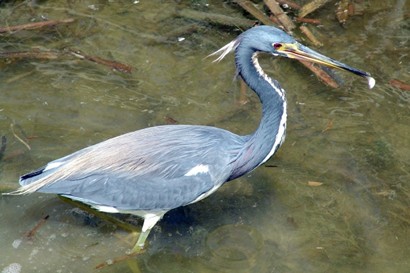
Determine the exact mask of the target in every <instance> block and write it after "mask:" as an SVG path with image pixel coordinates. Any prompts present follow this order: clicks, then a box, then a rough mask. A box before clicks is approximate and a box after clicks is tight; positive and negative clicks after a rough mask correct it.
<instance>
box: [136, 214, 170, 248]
mask: <svg viewBox="0 0 410 273" xmlns="http://www.w3.org/2000/svg"><path fill="white" fill-rule="evenodd" d="M163 215H164V213H162V212H161V213H148V214H146V215H145V216H144V224H143V225H142V230H141V234H140V236H139V237H138V241H137V243H136V244H135V246H134V247H133V249H132V250H131V253H136V252H138V251H141V250H142V249H143V248H144V245H145V241H146V240H147V237H148V235H149V233H150V231H151V229H152V228H153V227H154V226H155V224H156V223H157V222H158V221H159V220H160V219H161V218H162V216H163Z"/></svg>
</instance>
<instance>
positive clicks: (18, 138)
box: [10, 123, 31, 150]
mask: <svg viewBox="0 0 410 273" xmlns="http://www.w3.org/2000/svg"><path fill="white" fill-rule="evenodd" d="M10 129H11V132H12V134H13V136H14V137H15V138H17V140H18V141H20V142H21V143H22V144H23V145H24V146H26V147H27V149H28V150H31V147H30V145H28V143H27V142H25V141H24V140H23V139H22V138H21V137H19V136H18V135H17V134H16V132H15V131H14V124H13V123H11V124H10Z"/></svg>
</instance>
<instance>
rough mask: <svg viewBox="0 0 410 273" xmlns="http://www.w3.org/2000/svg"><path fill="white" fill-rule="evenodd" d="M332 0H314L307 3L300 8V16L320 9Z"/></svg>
mask: <svg viewBox="0 0 410 273" xmlns="http://www.w3.org/2000/svg"><path fill="white" fill-rule="evenodd" d="M329 1H330V0H313V1H311V2H309V3H307V4H306V5H304V6H303V7H302V8H301V9H300V10H299V17H305V16H306V15H308V14H309V13H312V12H314V11H315V10H317V9H319V8H320V7H322V6H323V5H325V4H326V3H328V2H329Z"/></svg>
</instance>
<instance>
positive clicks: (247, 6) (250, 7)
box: [235, 0, 273, 25]
mask: <svg viewBox="0 0 410 273" xmlns="http://www.w3.org/2000/svg"><path fill="white" fill-rule="evenodd" d="M235 2H236V3H237V4H238V5H239V6H241V7H242V8H243V9H244V10H246V11H247V12H249V13H250V14H251V15H252V16H253V17H255V18H256V19H257V20H259V21H260V22H261V23H262V24H264V25H273V22H272V21H271V20H270V19H269V17H268V16H266V15H265V14H264V13H263V12H262V11H260V10H259V9H258V8H257V7H255V6H254V4H253V3H252V2H250V1H247V0H236V1H235Z"/></svg>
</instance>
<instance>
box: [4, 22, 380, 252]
mask: <svg viewBox="0 0 410 273" xmlns="http://www.w3.org/2000/svg"><path fill="white" fill-rule="evenodd" d="M233 51H234V52H235V63H236V72H237V76H239V77H241V78H242V79H243V80H244V81H245V83H246V84H247V85H248V86H249V87H250V88H251V89H252V90H253V91H254V92H255V93H256V94H257V96H258V97H259V100H260V102H261V104H262V114H261V120H260V124H259V126H258V127H257V129H256V130H255V131H254V132H253V133H252V134H249V135H244V136H241V135H237V134H234V133H232V132H230V131H227V130H224V129H220V128H216V127H212V126H199V125H162V126H155V127H148V128H144V129H141V130H137V131H134V132H130V133H126V134H123V135H120V136H117V137H114V138H111V139H108V140H105V141H103V142H100V143H97V144H94V145H92V146H89V147H86V148H84V149H81V150H79V151H77V152H74V153H72V154H70V155H67V156H65V157H62V158H59V159H56V160H54V161H51V162H49V163H48V164H46V165H45V166H43V167H41V168H39V169H37V170H35V171H32V172H30V173H28V174H25V175H22V176H21V177H20V180H19V183H20V185H21V187H20V188H19V189H17V190H16V191H14V192H12V193H10V194H16V195H22V194H30V193H34V192H42V193H52V194H57V195H60V196H63V197H66V198H69V199H72V200H74V201H79V202H82V203H85V204H87V205H89V206H91V207H92V208H94V209H96V210H98V211H101V212H106V213H122V214H132V215H136V216H138V217H141V218H143V225H142V230H141V233H140V235H139V237H138V240H137V242H136V244H135V246H134V247H133V248H132V250H131V251H132V252H138V251H140V250H142V249H143V248H144V245H145V242H146V239H147V237H148V235H149V233H150V231H151V229H152V228H153V227H154V226H155V224H156V223H157V222H158V221H159V220H160V219H161V218H162V217H163V215H164V214H165V213H167V212H168V211H170V210H172V209H175V208H178V207H181V206H186V205H190V204H193V203H195V202H198V201H200V200H202V199H204V198H206V197H207V196H209V195H210V194H212V193H214V192H215V191H216V190H217V189H218V188H220V187H221V186H222V185H223V184H224V183H225V182H227V181H231V180H233V179H235V178H238V177H240V176H242V175H244V174H246V173H249V172H251V171H252V170H254V169H255V168H257V167H258V166H260V165H261V164H263V163H264V162H266V161H267V160H268V159H269V158H270V157H271V156H272V155H273V154H275V152H276V151H277V150H278V148H279V147H280V146H281V145H282V143H283V141H284V139H285V130H286V118H287V103H286V96H285V95H286V94H285V90H284V89H283V88H282V87H281V86H280V84H279V82H278V81H276V80H274V79H272V78H270V77H269V76H268V75H267V74H266V73H265V72H264V71H263V70H262V68H261V66H260V65H259V62H258V56H259V54H260V53H268V54H271V55H273V56H277V57H287V58H291V59H298V60H306V61H309V62H313V63H318V64H320V65H323V66H327V67H330V68H337V69H341V70H345V71H349V72H351V73H353V74H356V75H359V76H361V77H364V78H366V79H367V80H368V84H369V87H370V88H372V87H373V86H374V84H375V80H374V79H373V78H372V77H371V75H370V74H369V73H367V72H364V71H361V70H358V69H355V68H353V67H350V66H348V65H346V64H344V63H341V62H339V61H336V60H334V59H331V58H328V57H326V56H324V55H321V54H320V53H318V52H316V51H314V50H312V49H310V48H308V47H306V46H304V45H302V44H301V43H299V42H297V41H296V40H295V39H294V38H293V37H292V36H290V35H288V34H287V33H285V32H284V31H282V30H280V29H278V28H275V27H271V26H256V27H253V28H250V29H248V30H247V31H245V32H243V33H242V34H240V35H239V36H238V37H237V38H236V39H235V40H233V41H232V42H230V43H228V44H227V45H225V46H224V47H222V48H221V49H219V50H217V51H216V52H214V53H212V54H211V56H214V55H215V56H218V57H217V59H216V60H215V61H220V60H222V59H223V58H224V57H225V56H226V55H227V54H228V53H230V52H233Z"/></svg>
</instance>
